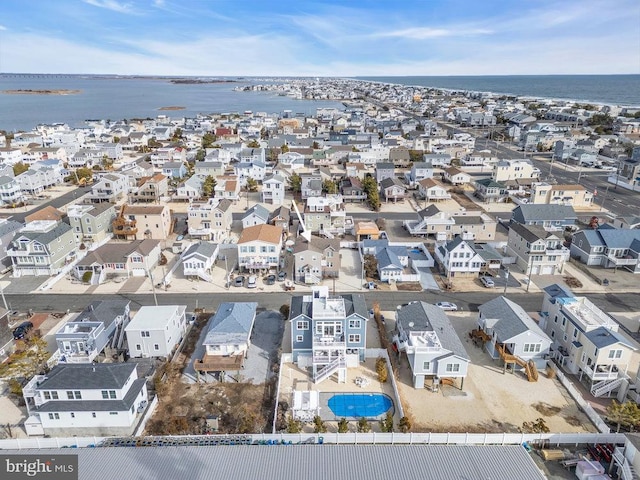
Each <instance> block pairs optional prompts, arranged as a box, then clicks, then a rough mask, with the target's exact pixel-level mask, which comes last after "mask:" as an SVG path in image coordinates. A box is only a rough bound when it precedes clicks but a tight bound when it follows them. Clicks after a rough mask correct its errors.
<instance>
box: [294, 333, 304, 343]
mask: <svg viewBox="0 0 640 480" xmlns="http://www.w3.org/2000/svg"><path fill="white" fill-rule="evenodd" d="M303 340H304V335H296V342H298V343H300V342H302V341H303Z"/></svg>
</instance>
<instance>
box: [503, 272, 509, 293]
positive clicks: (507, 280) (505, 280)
mask: <svg viewBox="0 0 640 480" xmlns="http://www.w3.org/2000/svg"><path fill="white" fill-rule="evenodd" d="M508 283H509V267H507V268H506V271H505V273H504V291H503V292H502V295H504V297H505V298H507V284H508Z"/></svg>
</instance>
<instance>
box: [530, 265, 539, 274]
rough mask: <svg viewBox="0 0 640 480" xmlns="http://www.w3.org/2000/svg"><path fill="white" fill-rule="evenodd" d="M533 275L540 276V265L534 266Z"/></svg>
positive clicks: (532, 268)
mask: <svg viewBox="0 0 640 480" xmlns="http://www.w3.org/2000/svg"><path fill="white" fill-rule="evenodd" d="M531 275H540V265H534V266H532V267H531Z"/></svg>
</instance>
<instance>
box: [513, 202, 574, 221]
mask: <svg viewBox="0 0 640 480" xmlns="http://www.w3.org/2000/svg"><path fill="white" fill-rule="evenodd" d="M511 218H513V220H515V221H516V222H518V223H529V222H535V221H543V220H546V221H565V220H574V221H575V220H577V218H578V216H577V215H576V212H575V210H574V209H573V207H572V206H570V205H536V204H527V205H518V206H517V207H516V208H514V209H513V214H512V217H511Z"/></svg>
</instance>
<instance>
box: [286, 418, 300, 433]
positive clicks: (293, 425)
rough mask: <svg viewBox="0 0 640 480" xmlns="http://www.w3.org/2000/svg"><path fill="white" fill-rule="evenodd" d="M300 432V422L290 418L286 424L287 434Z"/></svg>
mask: <svg viewBox="0 0 640 480" xmlns="http://www.w3.org/2000/svg"><path fill="white" fill-rule="evenodd" d="M300 432H302V422H301V421H300V420H296V419H295V418H293V416H290V417H289V421H288V422H287V433H300Z"/></svg>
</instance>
